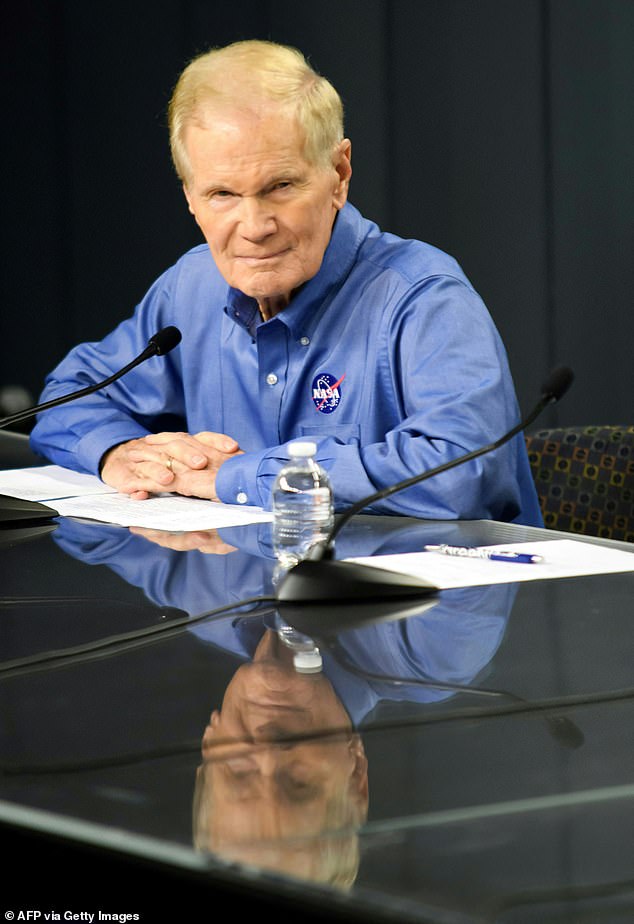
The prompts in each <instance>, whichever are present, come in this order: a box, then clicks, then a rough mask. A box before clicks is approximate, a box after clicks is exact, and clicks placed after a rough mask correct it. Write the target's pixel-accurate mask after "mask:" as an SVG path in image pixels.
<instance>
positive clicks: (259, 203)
mask: <svg viewBox="0 0 634 924" xmlns="http://www.w3.org/2000/svg"><path fill="white" fill-rule="evenodd" d="M276 230H277V222H276V220H275V214H274V211H273V209H272V208H271V207H270V206H269V205H268V204H267V202H266V201H264V200H263V199H261V198H259V197H258V196H245V197H244V198H243V199H242V201H241V203H240V231H241V233H242V235H243V237H245V238H247V239H248V240H250V241H259V240H262V238H265V237H268V236H269V235H270V234H274V233H275V231H276Z"/></svg>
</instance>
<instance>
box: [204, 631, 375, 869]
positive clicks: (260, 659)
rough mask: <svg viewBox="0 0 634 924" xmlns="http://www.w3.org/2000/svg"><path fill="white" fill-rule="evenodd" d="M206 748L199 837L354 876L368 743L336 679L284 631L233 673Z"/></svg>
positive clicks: (225, 847) (269, 859)
mask: <svg viewBox="0 0 634 924" xmlns="http://www.w3.org/2000/svg"><path fill="white" fill-rule="evenodd" d="M328 731H330V733H329V734H328V733H326V734H324V733H325V732H328ZM202 753H203V764H202V765H201V766H200V767H199V768H198V771H197V775H196V787H195V797H194V813H193V814H194V843H195V845H196V847H198V848H199V849H201V850H208V851H211V852H213V853H215V854H217V855H218V856H220V857H222V858H223V859H226V860H235V861H238V862H242V863H247V864H252V865H256V866H260V867H263V868H265V869H273V870H275V871H277V872H284V873H286V874H289V875H292V876H296V877H299V878H302V879H309V880H313V881H316V882H325V883H329V884H331V885H336V886H339V887H347V886H350V885H351V884H352V882H353V881H354V878H355V876H356V870H357V867H358V861H359V857H358V852H359V850H358V837H357V831H358V829H359V827H360V826H361V824H362V823H363V822H364V820H365V818H366V815H367V809H368V775H367V760H366V757H365V753H364V750H363V743H362V741H361V737H360V735H359V734H358V733H357V732H355V731H354V730H353V728H352V724H351V721H350V717H349V716H348V714H347V712H346V710H345V708H344V706H343V704H342V703H341V701H340V700H339V698H338V696H337V695H336V693H335V691H334V689H333V687H332V685H331V684H330V682H329V681H328V679H327V678H326V677H325V676H324V674H323V673H321V672H319V673H309V674H302V673H297V672H296V671H295V669H294V667H293V661H292V655H291V653H290V651H289V649H288V648H286V647H285V646H284V645H283V644H282V643H281V642H280V640H279V639H278V636H277V634H276V633H275V632H274V631H272V630H268V631H266V632H265V634H264V635H263V636H262V638H261V640H260V642H259V644H258V645H257V648H256V651H255V654H254V657H253V661H251V662H250V663H247V664H244V665H243V666H242V667H240V668H239V669H238V671H237V672H236V674H235V676H234V677H233V679H232V680H231V682H230V683H229V686H228V687H227V690H226V692H225V696H224V699H223V703H222V708H221V709H216V710H214V711H213V712H212V714H211V717H210V720H209V725H208V726H207V728H206V730H205V733H204V736H203V746H202Z"/></svg>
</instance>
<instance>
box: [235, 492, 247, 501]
mask: <svg viewBox="0 0 634 924" xmlns="http://www.w3.org/2000/svg"><path fill="white" fill-rule="evenodd" d="M248 499H249V498H248V497H247V495H246V494H245V493H244V491H239V492H238V494H236V500H237V502H238V503H239V504H246V502H247V501H248Z"/></svg>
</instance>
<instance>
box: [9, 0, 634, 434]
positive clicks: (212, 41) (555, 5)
mask: <svg viewBox="0 0 634 924" xmlns="http://www.w3.org/2000/svg"><path fill="white" fill-rule="evenodd" d="M3 20H4V22H3V38H2V46H3V47H2V51H3V54H2V67H3V69H4V72H3V79H2V87H3V91H4V105H3V107H2V110H3V115H4V125H3V145H2V155H1V156H2V161H3V169H2V180H3V210H2V233H3V245H2V253H3V274H2V275H3V283H4V285H3V289H4V291H3V294H2V308H1V315H0V347H1V350H2V352H1V356H0V359H1V366H0V389H4V391H3V393H4V394H6V388H7V386H12V385H20V386H23V387H24V388H26V389H27V390H28V391H29V392H30V393H31V396H32V397H33V399H34V400H35V399H36V398H37V396H38V394H39V391H40V388H41V385H42V381H43V378H44V376H45V374H46V373H47V371H48V370H49V369H50V368H52V366H53V365H54V364H55V363H56V362H57V361H58V360H59V359H60V358H61V357H62V356H63V355H64V354H65V353H66V352H67V351H68V349H69V348H70V347H71V346H73V344H75V343H76V342H78V341H80V340H86V339H97V338H100V337H101V336H102V335H103V334H105V333H106V332H107V331H108V330H109V329H111V328H112V327H113V326H114V325H115V324H116V323H117V322H118V321H120V320H121V319H123V318H124V317H126V316H127V315H129V314H130V313H131V312H132V310H133V308H134V306H135V304H136V302H137V301H138V300H139V299H140V297H141V296H142V295H143V293H144V291H145V290H146V288H147V287H148V286H149V285H150V284H151V283H152V281H153V280H154V279H155V277H156V276H158V275H159V273H160V272H162V270H163V269H164V268H165V267H166V266H167V265H168V264H170V263H171V262H172V261H174V260H175V259H176V258H177V257H178V256H179V255H180V254H181V253H182V252H183V251H184V250H185V249H186V248H188V247H189V246H191V245H193V244H194V243H198V242H199V240H200V238H199V233H198V231H197V228H196V227H195V225H194V224H193V221H192V219H191V217H190V215H189V214H188V212H187V210H186V207H185V203H184V199H183V196H182V192H181V190H180V188H179V185H178V183H177V180H176V178H175V175H174V173H173V171H172V167H171V164H170V160H169V152H168V142H167V131H166V119H165V109H166V105H167V101H168V98H169V95H170V92H171V90H172V87H173V85H174V82H175V80H176V78H177V75H178V73H179V71H180V70H181V68H182V67H183V66H184V64H185V63H186V62H187V61H188V60H189V59H190V58H191V57H192V56H193V55H194V54H196V53H198V52H200V51H203V50H205V49H207V48H208V47H210V46H211V45H222V44H225V43H227V42H230V41H234V40H236V39H241V38H250V37H257V38H271V39H274V40H276V41H281V42H285V43H290V44H294V45H296V46H298V47H299V48H301V49H302V50H303V51H304V52H305V53H306V54H307V55H308V56H309V57H310V58H311V60H312V62H313V64H314V66H315V67H316V68H317V69H318V70H320V71H321V72H322V73H324V74H325V75H326V76H328V77H329V78H330V79H331V80H332V82H333V83H334V84H335V85H336V86H337V88H338V89H339V91H340V93H341V94H342V96H343V99H344V103H345V106H346V112H347V134H348V135H349V137H350V138H351V139H352V142H353V169H354V177H353V181H352V188H351V199H352V201H353V202H354V203H355V204H356V205H357V206H358V207H359V208H360V209H361V210H362V211H363V212H365V213H366V215H368V216H369V217H371V218H373V219H374V220H376V221H377V222H378V223H379V224H380V225H381V226H383V227H384V228H385V229H387V230H391V231H394V232H396V233H398V234H401V235H403V236H412V237H418V238H422V239H424V240H427V241H429V242H431V243H433V244H435V245H437V246H439V247H441V248H443V249H445V250H447V251H449V252H450V253H452V254H453V255H454V256H455V257H457V258H458V259H459V261H460V262H461V263H462V265H463V267H464V269H465V271H466V272H467V274H468V275H469V276H470V277H471V279H472V281H473V283H474V284H475V286H476V288H477V289H478V290H479V291H480V293H481V294H482V296H483V297H484V299H485V301H486V303H487V305H488V307H489V309H490V311H491V313H492V315H493V317H494V319H495V321H496V323H497V325H498V327H499V329H500V332H501V334H502V336H503V338H504V340H505V343H506V345H507V349H508V353H509V358H510V362H511V368H512V371H513V374H514V377H515V381H516V385H517V390H518V395H519V398H520V404H521V406H522V409H523V410H524V411H527V410H528V409H529V408H530V407H531V406H532V405H533V403H534V401H535V400H536V397H537V396H538V393H539V386H540V384H541V382H542V380H543V379H544V377H545V375H546V374H547V373H548V371H549V370H550V369H551V368H552V367H553V366H554V365H557V364H559V363H566V364H569V365H571V366H572V367H573V369H574V370H575V373H576V382H575V385H574V386H573V389H572V390H571V392H570V393H569V394H568V396H567V397H566V398H565V400H564V402H562V404H561V405H560V406H559V407H558V408H555V409H551V410H550V411H549V412H548V414H547V415H546V417H545V418H542V420H543V421H544V423H546V422H549V423H560V424H579V423H600V424H614V423H626V422H627V423H632V421H633V420H634V402H633V396H634V362H633V356H632V354H633V349H632V347H633V344H634V312H633V310H632V301H633V293H634V259H633V257H634V246H633V245H634V234H633V227H634V223H633V219H632V216H633V215H634V201H633V193H632V186H633V184H632V173H633V163H632V151H633V150H634V109H633V99H634V79H633V78H634V74H633V71H634V51H633V49H634V2H633V0H319V2H315V3H308V2H303V0H292V2H291V0H269V2H263V0H235V2H233V3H227V2H226V0H223V2H220V0H128V2H126V3H123V2H112V0H111V2H107V3H106V2H103V0H102V2H90V3H86V2H85V0H20V3H16V4H13V5H12V7H11V13H10V15H9V14H8V11H6V10H5V16H4V17H3ZM548 415H550V416H548Z"/></svg>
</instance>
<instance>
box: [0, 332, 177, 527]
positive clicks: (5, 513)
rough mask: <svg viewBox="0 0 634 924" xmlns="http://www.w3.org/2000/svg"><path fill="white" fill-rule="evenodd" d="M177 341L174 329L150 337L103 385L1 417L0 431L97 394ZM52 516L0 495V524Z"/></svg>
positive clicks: (32, 503) (52, 512)
mask: <svg viewBox="0 0 634 924" xmlns="http://www.w3.org/2000/svg"><path fill="white" fill-rule="evenodd" d="M180 342H181V332H180V331H179V329H178V328H177V327H171V326H170V327H164V328H163V329H162V330H159V331H157V332H156V333H155V334H154V335H153V336H152V337H150V339H149V340H148V344H147V346H146V348H145V349H144V350H143V352H142V353H139V355H138V356H137V357H136V359H133V360H132V362H130V363H128V365H127V366H124V367H123V369H119V371H118V372H115V373H114V374H113V375H111V376H109V377H108V378H107V379H104V380H103V382H97V383H96V384H95V385H88V386H87V387H86V388H82V389H80V390H79V391H74V392H72V393H71V394H69V395H62V396H61V397H59V398H52V399H51V400H50V401H45V402H44V404H38V405H36V406H35V407H30V408H26V409H25V410H22V411H19V412H18V413H17V414H12V415H11V416H10V417H3V418H2V419H0V430H1V429H2V428H3V427H8V426H10V425H11V424H14V423H17V422H18V421H20V420H25V419H26V418H27V417H35V415H36V414H39V413H40V411H46V410H48V409H49V408H52V407H59V406H60V405H61V404H66V403H67V402H68V401H74V400H75V399H76V398H83V397H84V395H91V394H92V393H93V392H95V391H99V389H100V388H105V387H106V386H107V385H111V384H112V383H113V382H116V381H117V379H120V378H121V376H122V375H125V374H126V372H130V370H131V369H134V368H135V366H138V365H139V364H140V363H143V362H145V360H146V359H149V358H150V357H151V356H165V354H166V353H169V352H170V350H173V349H174V347H175V346H178V344H179V343H180ZM56 516H57V511H56V510H52V509H51V508H50V507H47V506H46V505H45V504H40V503H38V502H37V501H29V500H23V499H22V498H19V497H9V496H7V495H0V523H2V524H3V525H12V524H13V523H17V522H22V521H23V520H30V521H32V522H34V523H35V521H38V520H43V519H44V520H45V519H50V518H51V517H56Z"/></svg>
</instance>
